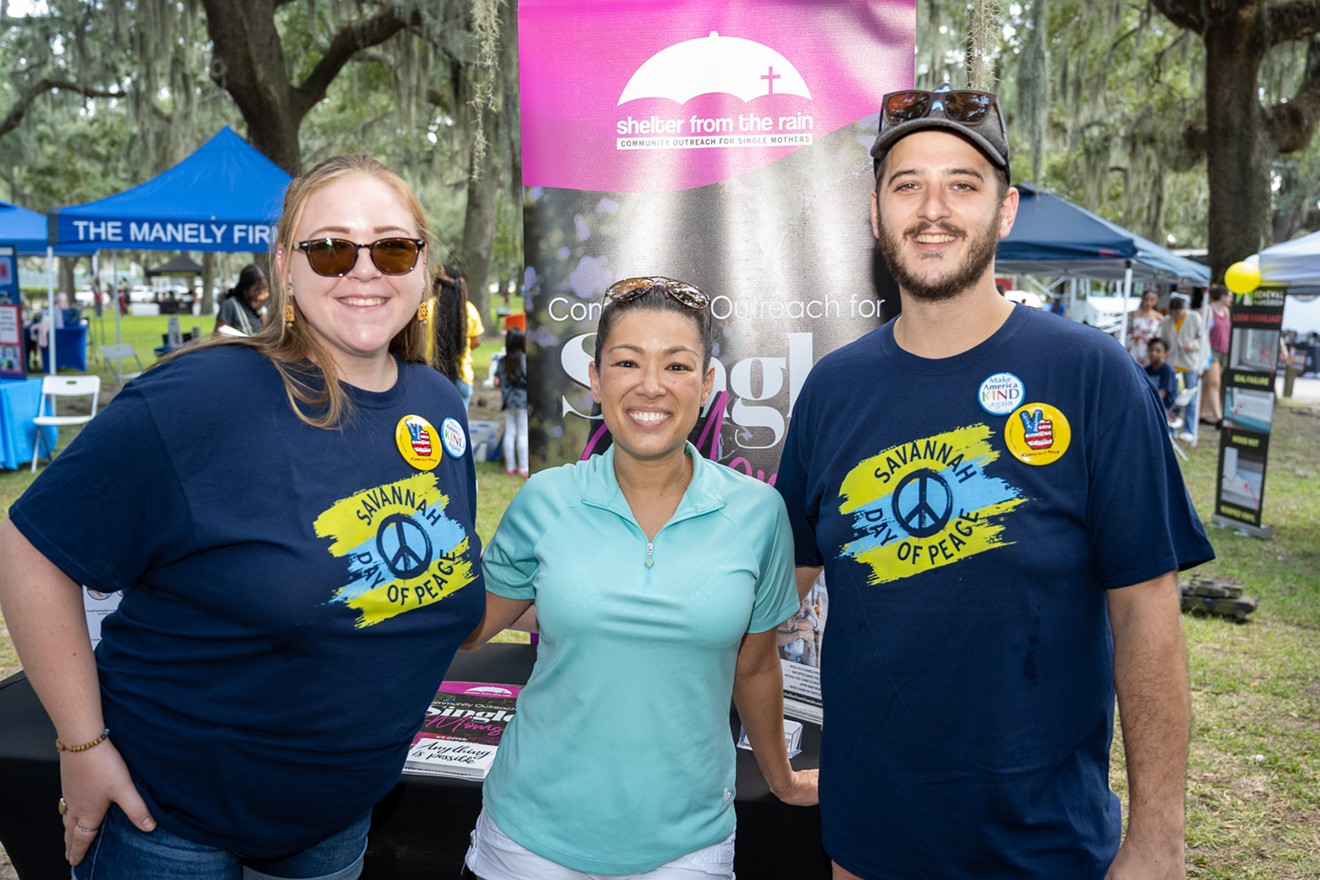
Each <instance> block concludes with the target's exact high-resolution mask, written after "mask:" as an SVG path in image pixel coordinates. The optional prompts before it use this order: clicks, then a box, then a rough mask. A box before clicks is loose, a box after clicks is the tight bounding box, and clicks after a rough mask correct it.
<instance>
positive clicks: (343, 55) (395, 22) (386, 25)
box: [294, 6, 422, 112]
mask: <svg viewBox="0 0 1320 880" xmlns="http://www.w3.org/2000/svg"><path fill="white" fill-rule="evenodd" d="M421 23H422V13H421V10H420V9H417V8H416V7H414V8H413V9H411V10H407V11H405V12H403V14H402V15H400V14H399V13H398V12H396V11H395V8H394V7H392V6H391V7H389V8H388V9H386V10H384V11H382V12H379V13H377V14H376V15H375V16H373V17H371V18H368V19H366V20H365V21H360V22H358V23H356V24H351V25H348V26H347V27H345V28H344V29H343V30H341V31H339V32H338V33H336V34H335V35H334V37H333V38H332V39H331V40H330V45H329V46H327V47H326V50H325V54H324V55H322V56H321V60H320V61H318V62H317V64H316V67H315V68H313V69H312V72H311V73H310V74H308V75H307V79H305V80H303V82H302V84H301V85H299V86H297V87H296V88H295V89H294V93H295V94H296V96H297V100H298V101H299V102H300V103H301V104H302V110H303V112H306V110H307V109H310V108H311V107H312V106H313V105H315V104H316V102H317V101H320V100H321V99H322V98H324V97H325V93H326V90H327V89H328V88H329V87H330V83H331V82H333V81H334V78H335V77H336V76H338V75H339V71H340V70H342V69H343V67H344V65H345V64H347V63H348V62H349V60H350V59H351V58H352V57H353V56H354V55H355V54H356V53H357V52H359V51H361V50H362V49H367V48H370V47H372V46H377V45H380V44H381V43H384V42H385V41H386V40H388V39H389V38H390V37H392V36H394V35H395V34H397V33H398V32H399V31H401V30H403V29H404V28H407V27H416V26H418V25H420V24H421Z"/></svg>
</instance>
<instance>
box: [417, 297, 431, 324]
mask: <svg viewBox="0 0 1320 880" xmlns="http://www.w3.org/2000/svg"><path fill="white" fill-rule="evenodd" d="M417 320H418V321H419V322H421V323H423V324H425V323H426V322H427V321H429V320H431V303H430V301H429V300H422V301H421V302H420V303H418V305H417Z"/></svg>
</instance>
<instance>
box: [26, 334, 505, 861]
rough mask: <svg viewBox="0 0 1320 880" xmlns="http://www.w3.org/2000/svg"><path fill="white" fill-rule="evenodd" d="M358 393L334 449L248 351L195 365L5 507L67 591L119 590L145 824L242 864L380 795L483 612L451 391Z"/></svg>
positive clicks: (126, 394) (467, 468) (330, 438)
mask: <svg viewBox="0 0 1320 880" xmlns="http://www.w3.org/2000/svg"><path fill="white" fill-rule="evenodd" d="M346 387H347V386H346ZM348 390H349V392H350V395H351V398H352V401H353V406H352V410H351V413H350V414H349V415H348V417H347V418H346V421H345V426H344V428H343V430H322V429H318V428H313V427H310V426H308V425H307V424H305V423H303V422H301V421H299V420H298V419H297V417H296V416H295V415H294V414H293V412H292V411H291V410H290V408H289V404H288V401H287V400H286V398H285V393H284V388H283V386H282V384H281V383H280V381H279V378H278V376H277V374H276V372H275V369H274V367H273V366H272V365H271V364H270V363H269V362H268V361H267V360H266V359H265V358H264V357H262V356H261V355H259V354H258V353H256V352H255V351H254V350H252V349H250V348H248V347H246V346H240V345H229V346H223V347H219V348H212V349H207V350H203V351H199V352H194V353H189V354H184V355H182V356H181V357H179V358H177V359H176V360H173V361H171V362H168V363H166V364H163V365H161V366H159V367H157V368H155V369H153V370H151V371H149V372H148V373H146V374H145V375H143V376H142V377H141V378H139V379H137V380H135V381H134V382H132V383H131V384H130V385H128V386H127V387H126V388H125V389H124V390H123V391H121V392H120V393H119V394H118V395H117V396H116V398H115V399H114V401H113V402H112V403H111V404H110V405H109V406H108V407H107V408H106V409H105V410H104V411H103V412H102V413H100V414H99V415H97V417H96V418H95V419H93V420H92V421H91V423H90V424H89V425H88V426H87V427H86V428H85V429H84V430H83V432H82V434H81V435H80V436H79V437H78V438H77V439H76V440H75V441H74V442H73V443H72V444H71V445H70V446H69V448H68V450H66V451H65V452H64V453H62V454H61V455H60V456H59V457H58V458H56V459H55V461H54V463H53V464H52V465H51V466H50V467H48V468H47V469H46V470H45V472H43V473H42V475H41V477H40V478H39V479H38V480H37V481H36V482H35V483H34V484H33V485H32V487H31V488H30V489H28V491H27V492H26V493H25V494H24V495H23V497H22V498H20V499H19V501H18V502H17V503H16V504H15V505H14V506H13V508H12V509H11V511H10V516H11V517H12V519H13V521H14V524H15V525H16V526H17V527H18V529H19V530H20V531H21V532H22V533H23V534H24V535H25V536H26V537H27V539H28V540H29V541H31V542H32V544H33V545H34V546H35V547H36V549H37V550H39V551H40V552H41V553H42V554H44V555H45V556H46V557H47V558H48V559H50V560H51V561H52V562H53V563H54V564H55V565H56V566H58V567H59V568H60V569H62V570H63V571H64V572H65V573H66V574H68V575H69V576H70V577H71V578H73V579H74V580H76V581H78V582H79V583H82V584H86V585H88V586H91V587H94V588H96V589H100V590H120V589H122V590H124V598H123V602H122V604H121V605H120V607H119V610H118V611H117V612H116V613H114V614H112V615H111V616H110V617H108V618H107V619H106V620H105V622H104V626H103V629H102V641H101V643H100V645H99V646H98V648H97V653H96V658H97V669H98V672H99V675H100V681H101V697H102V703H103V708H104V713H105V721H106V724H107V726H109V728H110V729H111V731H112V737H113V742H114V744H115V746H116V747H118V749H119V751H120V752H122V753H123V756H124V759H125V761H126V762H127V764H128V767H129V770H130V771H131V773H132V774H133V778H134V780H135V782H136V783H137V785H138V788H139V789H140V790H141V792H142V794H143V796H144V797H145V798H146V801H147V803H148V805H149V806H150V808H151V812H152V815H153V816H155V818H156V819H157V821H158V822H159V823H160V825H161V827H163V828H165V829H167V830H169V831H172V832H174V833H176V834H179V835H180V836H183V837H186V838H189V839H191V840H194V841H196V842H199V843H204V844H208V845H213V846H218V847H222V848H225V849H229V850H232V851H234V852H236V853H238V854H240V855H242V856H245V857H269V856H279V855H285V854H289V853H292V852H296V851H299V850H301V849H303V848H305V847H307V846H308V845H310V844H312V843H314V842H316V841H318V840H320V839H321V838H324V837H325V836H327V835H329V834H332V833H335V832H338V831H340V830H342V829H343V828H344V827H345V826H346V825H347V824H348V823H349V822H350V821H351V820H353V819H354V818H356V817H357V816H358V815H360V814H361V813H362V812H363V811H364V810H366V809H368V808H369V807H370V806H371V805H372V804H374V803H375V802H376V801H377V800H379V799H380V798H381V797H382V796H384V795H385V794H386V793H387V792H388V791H389V790H390V788H391V787H392V786H393V785H394V784H395V782H396V781H397V779H398V775H399V771H400V769H401V767H402V765H403V762H404V758H405V756H406V753H407V749H408V746H409V744H410V743H411V740H412V736H413V734H414V732H415V731H416V730H417V728H418V727H419V726H420V724H421V721H422V717H423V714H424V712H425V710H426V707H427V705H428V704H429V702H430V700H431V698H432V697H433V696H434V694H435V690H436V687H437V686H438V684H439V682H440V680H441V678H442V677H443V675H444V672H445V670H446V668H447V667H448V665H449V662H450V660H451V659H452V657H453V654H454V651H455V650H456V649H457V647H458V645H459V643H460V642H461V641H462V639H463V638H464V637H465V636H466V635H467V634H468V633H469V632H470V631H471V630H472V629H473V627H474V626H475V625H476V624H477V622H478V620H479V619H480V617H481V613H482V609H483V607H484V590H483V588H482V584H481V581H480V578H481V573H480V555H481V547H480V539H479V538H478V537H477V534H476V530H475V528H474V525H473V523H474V517H475V506H476V498H475V479H474V469H473V463H472V456H471V454H470V450H469V449H468V448H467V424H466V419H465V417H464V414H463V405H462V402H461V401H460V399H459V396H458V393H457V392H456V391H455V390H454V387H453V385H451V384H450V383H449V382H448V381H447V380H445V378H444V377H443V376H441V375H440V374H438V373H436V372H434V371H433V370H430V369H429V368H426V367H423V366H419V365H415V364H410V365H400V371H399V379H398V381H397V382H396V384H395V386H394V387H393V388H392V389H390V390H388V391H384V392H379V393H372V392H364V391H361V390H359V389H352V388H349V389H348ZM427 425H429V426H430V428H429V429H428V428H427ZM405 454H406V455H407V456H408V457H407V458H405ZM409 459H411V460H409Z"/></svg>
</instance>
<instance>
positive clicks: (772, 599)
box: [482, 444, 798, 874]
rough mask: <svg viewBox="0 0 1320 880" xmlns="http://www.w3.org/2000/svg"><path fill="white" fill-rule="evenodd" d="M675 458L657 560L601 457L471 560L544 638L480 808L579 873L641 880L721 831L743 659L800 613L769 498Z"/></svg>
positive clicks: (579, 468) (541, 488) (549, 481)
mask: <svg viewBox="0 0 1320 880" xmlns="http://www.w3.org/2000/svg"><path fill="white" fill-rule="evenodd" d="M687 454H688V455H689V456H691V458H692V461H693V473H692V482H691V483H690V484H689V485H688V488H687V491H686V492H685V493H684V495H683V498H682V500H681V501H680V502H679V505H678V508H677V509H676V510H675V511H674V515H673V517H672V518H671V519H670V520H669V522H667V523H666V524H665V525H664V527H663V528H661V529H660V531H659V532H658V533H657V534H656V536H655V540H654V542H651V543H652V546H650V547H648V542H647V539H646V534H645V533H644V532H643V531H642V529H641V527H640V526H639V525H638V524H637V520H636V519H635V518H634V517H633V514H632V511H631V510H630V509H629V507H628V502H627V500H626V499H625V498H624V495H623V492H622V490H621V489H620V488H619V483H618V481H617V480H616V479H615V476H614V449H613V448H610V449H609V450H608V451H606V452H605V453H604V454H603V455H598V456H594V457H592V458H591V459H588V460H587V461H581V462H577V463H575V464H570V465H565V466H563V467H559V468H555V469H552V470H548V471H542V472H541V473H538V474H536V475H535V476H534V477H532V478H531V479H530V480H529V481H528V482H527V484H526V485H525V486H524V488H523V489H522V491H521V492H519V493H518V495H517V497H515V498H514V500H513V503H512V504H510V506H509V508H508V510H507V511H506V512H505V514H504V519H503V520H502V521H501V522H500V525H499V528H498V529H497V530H496V533H495V537H494V539H493V540H492V541H491V544H490V546H489V547H488V548H487V549H486V553H485V555H484V557H483V559H482V568H483V571H484V575H485V579H486V589H487V590H489V591H491V592H493V593H495V594H496V595H499V596H505V597H507V598H511V599H534V600H535V601H536V614H537V619H538V621H539V623H540V632H541V642H540V646H539V648H538V653H537V660H536V668H535V669H534V670H533V671H532V676H531V679H530V680H529V681H528V682H527V686H526V687H525V688H524V689H523V691H522V693H521V694H520V695H519V697H518V714H517V716H516V717H515V718H514V720H513V721H512V723H511V724H510V725H509V728H508V729H507V730H506V731H505V733H504V736H503V737H502V738H501V743H500V750H499V752H498V753H497V754H496V756H495V763H494V766H493V767H492V768H491V772H490V776H489V777H487V779H486V784H485V789H484V797H485V804H486V809H487V811H489V813H490V814H491V816H492V818H494V820H495V823H496V824H497V825H499V827H500V829H501V830H502V831H503V832H504V833H505V834H507V835H508V836H509V837H511V838H512V839H513V840H514V841H516V842H517V843H519V844H521V845H522V846H523V847H525V848H527V849H528V850H531V851H532V852H534V853H536V854H537V855H540V856H542V857H544V858H547V859H549V860H551V861H553V862H556V863H558V864H560V865H564V866H566V867H568V868H572V869H574V870H577V871H585V872H591V873H600V874H629V873H638V872H643V871H649V870H652V869H654V868H656V867H658V866H660V865H663V864H665V863H666V862H670V861H673V860H674V859H676V858H678V857H679V856H682V855H685V854H687V853H689V852H693V851H695V850H698V849H702V848H703V847H707V846H711V845H713V844H715V843H718V842H719V841H721V840H724V839H725V838H727V837H728V836H729V834H731V833H732V831H733V827H734V813H733V795H734V775H735V774H734V746H733V739H732V737H731V735H730V731H729V701H730V699H731V696H732V693H733V678H734V666H735V663H736V660H737V655H738V648H739V645H740V643H741V640H742V637H743V635H744V634H746V633H755V632H764V631H766V630H769V629H773V628H775V627H776V626H778V625H779V624H780V623H782V622H783V621H784V620H786V619H788V617H789V616H790V615H792V614H793V612H795V611H796V610H797V608H798V598H797V590H796V587H795V582H794V576H793V566H792V555H793V543H792V537H791V532H790V530H789V525H788V517H787V514H786V512H785V510H784V505H783V502H782V501H781V499H780V497H779V494H778V493H777V492H775V491H774V489H772V488H771V487H770V486H768V485H766V484H764V483H761V482H759V481H757V480H754V479H752V478H751V477H747V476H744V475H743V474H740V473H738V472H737V471H734V470H731V469H730V468H727V467H724V466H723V465H719V464H713V463H711V462H708V461H706V460H705V459H703V458H702V457H701V455H700V454H699V453H698V452H697V450H696V449H695V448H694V447H693V446H692V445H691V444H688V447H687Z"/></svg>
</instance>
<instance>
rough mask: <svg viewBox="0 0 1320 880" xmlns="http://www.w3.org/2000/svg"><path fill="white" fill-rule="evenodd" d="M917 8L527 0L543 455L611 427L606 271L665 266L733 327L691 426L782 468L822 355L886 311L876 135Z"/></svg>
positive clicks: (708, 451)
mask: <svg viewBox="0 0 1320 880" xmlns="http://www.w3.org/2000/svg"><path fill="white" fill-rule="evenodd" d="M914 29H915V13H914V6H913V2H912V0H901V2H883V0H877V2H868V3H858V2H828V0H826V2H820V0H797V2H788V0H774V2H767V0H761V2H750V0H688V2H645V3H643V2H627V0H622V2H621V0H577V2H569V0H558V2H556V0H523V2H522V3H521V5H520V7H519V54H520V63H521V82H522V99H521V100H522V105H521V113H522V149H523V163H524V164H523V183H524V186H525V203H524V208H525V215H524V229H525V241H526V263H527V267H526V276H525V291H526V294H527V307H528V331H529V341H530V342H531V343H532V345H531V347H530V349H529V370H528V375H529V378H530V380H531V383H532V387H531V389H530V398H531V407H532V418H531V435H532V449H533V456H534V458H536V459H537V462H538V465H540V466H544V465H547V464H557V463H560V462H563V461H568V460H572V459H575V458H577V457H579V456H580V455H582V454H584V451H585V452H586V453H590V452H592V451H599V449H601V448H603V445H602V444H603V443H605V442H608V441H607V438H605V437H604V434H603V429H602V428H601V426H600V423H599V421H598V420H596V419H595V418H594V416H593V405H592V400H591V397H590V392H589V390H588V385H587V372H586V368H587V363H588V362H589V360H590V357H591V352H592V347H593V344H594V336H593V331H594V327H595V322H596V318H597V317H598V315H599V309H600V301H601V297H602V294H603V293H604V290H605V288H606V286H608V285H609V284H610V283H611V282H613V281H615V280H618V279H620V278H625V277H629V276H634V275H668V276H671V277H675V278H681V279H683V280H685V281H689V282H692V283H694V284H697V285H698V286H700V287H701V288H702V289H704V290H705V291H706V292H707V293H709V294H710V295H711V297H712V299H713V303H712V312H713V314H714V315H715V317H716V319H717V320H718V321H719V322H720V326H721V335H720V342H719V344H718V345H717V346H716V348H715V350H714V352H713V354H714V364H715V370H716V380H715V382H716V385H715V390H716V393H715V394H714V395H713V396H712V403H711V405H710V407H709V408H708V411H707V412H706V413H705V414H704V415H705V418H704V419H703V421H702V423H701V424H699V425H698V427H697V430H696V431H695V432H694V433H693V436H692V440H693V442H694V443H697V444H698V446H699V448H700V449H701V451H702V453H703V454H704V455H706V456H707V457H708V458H711V459H713V460H716V461H721V462H723V463H725V464H727V465H730V466H732V467H736V468H739V469H741V470H743V471H744V472H746V473H749V474H752V475H753V476H757V477H759V478H760V479H764V480H767V481H773V479H774V474H775V471H776V469H777V466H778V461H779V452H780V448H781V445H782V442H783V436H784V430H785V427H786V425H787V418H788V414H789V412H790V409H791V407H792V404H793V402H794V400H795V399H796V395H797V392H798V390H799V389H800V388H801V386H802V382H803V380H804V379H805V377H806V375H807V372H808V371H809V370H810V369H811V367H812V365H813V364H815V362H816V361H817V360H818V359H819V358H820V357H821V356H823V355H824V354H826V353H827V352H829V351H831V350H833V349H834V348H837V347H838V346H840V345H842V344H844V343H846V342H848V341H850V340H852V339H855V338H857V337H858V336H860V335H861V334H863V333H865V332H867V331H868V330H870V329H873V328H874V327H875V326H876V325H877V324H878V323H879V320H880V318H881V311H882V309H881V303H880V298H879V297H878V296H877V294H876V285H877V284H879V285H880V286H881V287H882V289H883V288H885V286H886V285H887V284H891V282H888V279H887V277H882V278H877V274H878V275H881V276H882V275H883V272H882V271H881V272H880V273H877V272H876V268H875V267H876V265H877V261H876V260H875V259H874V241H873V239H872V235H871V229H870V219H869V205H870V200H869V193H870V191H871V188H872V185H873V178H872V170H871V159H870V156H869V154H868V150H869V148H870V145H871V142H872V141H873V140H874V138H875V131H876V120H877V115H876V111H877V110H878V108H879V106H880V99H881V96H882V95H883V94H884V93H885V92H888V91H892V90H894V89H900V88H907V87H910V86H911V84H912V63H913V41H914Z"/></svg>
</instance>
